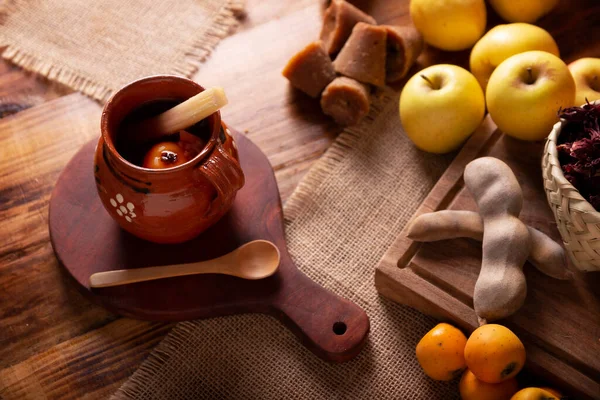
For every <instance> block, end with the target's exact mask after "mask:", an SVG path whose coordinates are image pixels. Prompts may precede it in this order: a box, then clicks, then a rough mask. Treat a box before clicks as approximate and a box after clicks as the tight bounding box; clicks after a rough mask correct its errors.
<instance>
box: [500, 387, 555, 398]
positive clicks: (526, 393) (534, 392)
mask: <svg viewBox="0 0 600 400" xmlns="http://www.w3.org/2000/svg"><path fill="white" fill-rule="evenodd" d="M510 400H560V397H558V396H555V395H553V394H552V393H550V392H548V391H546V390H544V389H540V388H526V389H522V390H519V391H518V392H517V393H516V394H515V395H514V396H513V397H511V398H510Z"/></svg>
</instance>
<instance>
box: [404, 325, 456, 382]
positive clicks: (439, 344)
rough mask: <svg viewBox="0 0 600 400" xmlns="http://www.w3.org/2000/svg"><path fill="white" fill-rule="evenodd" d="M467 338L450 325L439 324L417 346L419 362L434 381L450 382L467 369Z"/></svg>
mask: <svg viewBox="0 0 600 400" xmlns="http://www.w3.org/2000/svg"><path fill="white" fill-rule="evenodd" d="M466 343H467V338H466V336H465V335H464V334H463V333H462V332H461V331H460V330H458V329H457V328H455V327H453V326H452V325H450V324H445V323H441V324H437V325H436V326H435V328H433V329H432V330H430V331H429V332H427V334H425V336H423V338H422V339H421V341H420V342H419V344H417V349H416V350H417V360H418V361H419V364H421V368H423V371H425V373H426V374H427V376H429V377H430V378H432V379H435V380H438V381H449V380H451V379H453V378H455V377H457V376H459V375H460V373H461V372H462V371H463V370H464V369H465V366H466V364H465V356H464V354H465V344H466Z"/></svg>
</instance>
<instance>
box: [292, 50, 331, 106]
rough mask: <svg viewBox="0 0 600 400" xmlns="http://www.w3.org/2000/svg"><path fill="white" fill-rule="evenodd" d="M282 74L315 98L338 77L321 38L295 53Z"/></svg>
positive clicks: (293, 84) (296, 86)
mask: <svg viewBox="0 0 600 400" xmlns="http://www.w3.org/2000/svg"><path fill="white" fill-rule="evenodd" d="M282 74H283V76H285V77H286V78H287V79H288V80H289V81H290V83H291V84H292V86H294V87H295V88H297V89H300V90H302V91H303V92H304V93H306V94H308V95H309V96H311V97H315V98H317V97H319V95H320V94H321V92H322V91H323V89H324V88H325V86H327V85H328V84H329V82H331V81H333V80H334V79H335V77H336V74H335V71H334V69H333V64H332V63H331V59H330V58H329V55H328V54H327V52H326V51H325V49H324V48H323V44H322V42H321V41H320V40H317V41H316V42H312V43H310V44H309V45H308V46H306V47H305V48H304V49H302V50H300V52H298V53H297V54H296V55H294V56H293V57H292V58H291V59H290V61H288V63H287V65H286V66H285V68H284V69H283V72H282Z"/></svg>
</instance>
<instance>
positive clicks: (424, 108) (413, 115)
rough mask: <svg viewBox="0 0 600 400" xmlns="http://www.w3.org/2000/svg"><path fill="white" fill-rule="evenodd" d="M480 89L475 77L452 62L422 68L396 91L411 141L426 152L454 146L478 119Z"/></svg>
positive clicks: (481, 105) (481, 104)
mask: <svg viewBox="0 0 600 400" xmlns="http://www.w3.org/2000/svg"><path fill="white" fill-rule="evenodd" d="M484 113H485V99H484V96H483V90H481V86H479V83H477V79H475V77H474V76H473V75H472V74H471V73H470V72H469V71H467V70H466V69H464V68H461V67H457V66H456V65H449V64H439V65H434V66H431V67H429V68H425V69H424V70H422V71H421V72H419V73H417V74H416V75H414V76H413V77H412V78H410V79H409V81H408V82H406V85H404V88H403V89H402V93H401V94H400V120H401V122H402V126H403V127H404V131H405V132H406V134H407V136H408V137H409V138H410V139H411V140H412V141H413V143H414V144H415V145H416V146H417V147H418V148H420V149H421V150H425V151H427V152H430V153H448V152H451V151H453V150H456V149H457V148H458V147H460V145H461V144H462V143H463V142H464V141H465V140H466V139H467V138H468V137H469V136H470V135H471V133H473V131H474V130H475V129H476V128H477V127H478V126H479V124H480V123H481V121H482V119H483V116H484Z"/></svg>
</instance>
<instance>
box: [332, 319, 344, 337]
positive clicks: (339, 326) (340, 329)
mask: <svg viewBox="0 0 600 400" xmlns="http://www.w3.org/2000/svg"><path fill="white" fill-rule="evenodd" d="M346 329H347V326H346V324H345V323H343V322H336V323H335V324H333V333H335V334H336V335H340V336H341V335H343V334H344V333H346Z"/></svg>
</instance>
